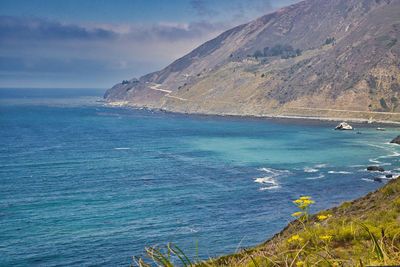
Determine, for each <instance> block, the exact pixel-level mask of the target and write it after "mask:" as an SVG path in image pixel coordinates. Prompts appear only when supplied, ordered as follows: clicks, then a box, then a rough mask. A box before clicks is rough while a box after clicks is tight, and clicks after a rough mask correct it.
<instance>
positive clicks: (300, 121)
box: [103, 101, 400, 128]
mask: <svg viewBox="0 0 400 267" xmlns="http://www.w3.org/2000/svg"><path fill="white" fill-rule="evenodd" d="M103 105H104V106H105V107H112V108H113V107H114V108H126V109H134V110H147V111H151V112H161V113H165V114H176V115H186V116H196V117H200V118H212V119H217V120H218V119H222V120H245V121H268V122H273V123H280V124H294V125H309V126H312V125H318V126H321V125H322V126H330V127H335V126H336V125H337V124H338V123H340V122H343V121H345V122H348V123H351V125H352V126H353V127H354V128H357V127H361V128H377V127H400V121H392V120H373V121H369V120H367V119H360V118H351V117H348V118H335V117H320V116H301V115H250V114H246V115H242V114H230V113H226V114H217V113H201V112H198V113H197V112H178V111H170V110H166V109H162V108H153V107H142V106H136V105H130V104H129V102H127V101H125V102H106V103H105V104H103Z"/></svg>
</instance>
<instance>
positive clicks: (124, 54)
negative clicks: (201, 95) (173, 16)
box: [0, 16, 229, 86]
mask: <svg viewBox="0 0 400 267" xmlns="http://www.w3.org/2000/svg"><path fill="white" fill-rule="evenodd" d="M228 27H229V26H228V25H224V24H222V23H210V22H206V21H197V22H190V23H163V22H160V23H148V24H133V25H130V24H112V23H109V24H107V23H103V24H96V23H93V22H92V23H75V24H73V23H65V22H60V21H54V20H52V21H51V20H47V19H40V18H23V17H10V16H2V17H0V76H1V80H2V81H1V82H0V86H2V85H3V86H4V85H7V84H15V83H16V81H15V77H18V80H20V81H24V82H26V83H27V82H28V81H32V82H39V81H40V80H41V79H42V80H45V79H54V80H57V79H59V80H60V81H62V80H63V79H64V80H68V84H69V83H71V81H72V80H74V81H76V82H78V81H80V82H79V83H80V84H81V83H83V82H85V83H86V84H87V83H88V81H92V82H93V83H94V84H96V86H98V85H97V84H99V83H102V84H104V83H105V84H106V86H111V85H112V84H113V83H115V82H118V81H119V80H121V79H130V78H132V77H134V76H136V77H139V76H141V75H144V74H146V73H148V72H153V71H156V70H158V69H161V68H163V67H165V66H167V65H168V64H169V63H171V62H172V61H173V60H175V59H177V58H179V57H181V56H183V55H185V54H186V53H188V52H190V51H191V50H192V49H194V48H196V47H197V46H199V45H200V44H202V43H203V42H205V41H207V40H209V39H211V38H213V37H215V36H217V35H218V34H219V33H221V32H222V31H223V30H225V29H227V28H228ZM24 77H25V78H24ZM34 77H38V78H37V79H36V80H35V79H34ZM56 77H58V78H56ZM65 77H68V78H65ZM71 77H74V78H73V79H72V78H71ZM79 77H81V78H79ZM7 79H8V81H7ZM105 79H108V80H106V81H105ZM107 81H108V82H107Z"/></svg>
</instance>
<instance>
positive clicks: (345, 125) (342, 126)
mask: <svg viewBox="0 0 400 267" xmlns="http://www.w3.org/2000/svg"><path fill="white" fill-rule="evenodd" d="M335 130H353V127H352V126H351V125H350V124H348V123H347V122H341V123H339V125H337V126H336V127H335Z"/></svg>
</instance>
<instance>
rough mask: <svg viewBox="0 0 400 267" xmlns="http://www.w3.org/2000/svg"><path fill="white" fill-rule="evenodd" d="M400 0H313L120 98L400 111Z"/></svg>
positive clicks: (254, 108) (283, 109)
mask: <svg viewBox="0 0 400 267" xmlns="http://www.w3.org/2000/svg"><path fill="white" fill-rule="evenodd" d="M399 14H400V1H398V0H306V1H304V2H300V3H298V4H295V5H292V6H289V7H286V8H282V9H280V10H278V11H276V12H274V13H271V14H268V15H265V16H263V17H261V18H258V19H256V20H254V21H252V22H250V23H247V24H243V25H240V26H238V27H235V28H233V29H231V30H228V31H226V32H224V33H223V34H221V35H220V36H218V37H217V38H215V39H213V40H210V41H208V42H206V43H204V44H203V45H201V46H199V47H198V48H197V49H195V50H193V51H192V52H191V53H189V54H187V55H186V56H184V57H182V58H180V59H178V60H176V61H175V62H173V63H172V64H171V65H169V66H167V67H166V68H165V69H163V70H161V71H158V72H154V73H151V74H148V75H145V76H143V77H141V78H140V79H139V80H136V79H133V80H131V81H129V82H128V83H125V84H117V85H115V86H114V87H113V88H111V89H110V90H108V91H107V92H106V94H105V99H106V100H107V101H109V102H110V103H114V104H117V103H119V104H126V105H132V106H146V107H150V108H162V109H165V110H169V111H176V112H185V113H206V114H234V115H257V116H276V115H284V116H295V115H296V116H316V117H338V118H340V117H351V118H364V119H368V118H372V119H382V120H396V121H400V113H398V112H400V107H399V104H400V99H399V98H400V45H399V42H398V40H399V39H400V36H399V35H400V34H399V32H400V16H399Z"/></svg>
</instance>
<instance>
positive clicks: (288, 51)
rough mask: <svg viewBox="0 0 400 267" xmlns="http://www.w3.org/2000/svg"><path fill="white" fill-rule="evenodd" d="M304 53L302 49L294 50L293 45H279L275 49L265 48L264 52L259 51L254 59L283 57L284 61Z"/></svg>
mask: <svg viewBox="0 0 400 267" xmlns="http://www.w3.org/2000/svg"><path fill="white" fill-rule="evenodd" d="M301 53H302V51H301V50H300V49H296V50H295V49H294V48H293V47H292V46H291V45H288V44H284V45H281V44H277V45H275V46H273V47H271V48H270V47H268V46H267V47H264V49H263V52H261V51H260V50H257V51H256V52H254V54H253V57H255V58H259V57H276V56H281V58H283V59H288V58H294V57H297V56H300V55H301Z"/></svg>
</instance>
